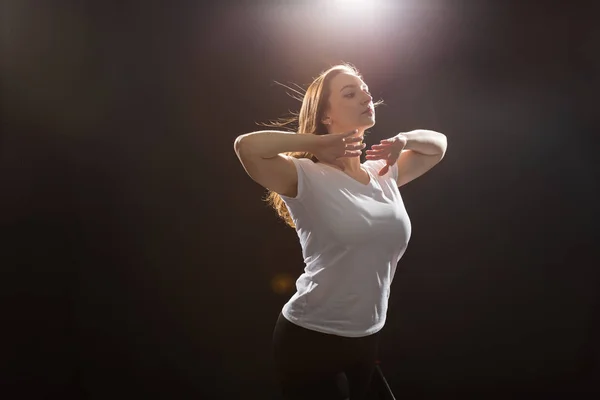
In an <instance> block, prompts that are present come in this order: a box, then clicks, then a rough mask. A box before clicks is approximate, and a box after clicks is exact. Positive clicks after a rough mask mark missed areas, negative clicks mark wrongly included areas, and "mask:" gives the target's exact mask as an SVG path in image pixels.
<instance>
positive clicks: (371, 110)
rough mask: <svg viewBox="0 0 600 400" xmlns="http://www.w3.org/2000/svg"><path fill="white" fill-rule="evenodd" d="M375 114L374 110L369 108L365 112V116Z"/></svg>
mask: <svg viewBox="0 0 600 400" xmlns="http://www.w3.org/2000/svg"><path fill="white" fill-rule="evenodd" d="M373 112H374V110H373V108H371V107H369V108H367V109H366V110H365V111H363V114H373Z"/></svg>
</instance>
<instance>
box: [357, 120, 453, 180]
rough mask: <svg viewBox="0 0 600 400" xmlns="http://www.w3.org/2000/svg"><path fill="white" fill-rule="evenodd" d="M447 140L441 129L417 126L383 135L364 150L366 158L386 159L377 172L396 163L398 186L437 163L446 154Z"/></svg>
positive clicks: (382, 173)
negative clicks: (386, 137) (384, 137)
mask: <svg viewBox="0 0 600 400" xmlns="http://www.w3.org/2000/svg"><path fill="white" fill-rule="evenodd" d="M446 148H447V140H446V136H445V135H444V134H442V133H439V132H435V131H431V130H426V129H417V130H414V131H410V132H403V133H399V134H398V135H396V136H394V137H392V138H390V139H384V140H382V141H381V142H380V144H376V145H373V146H371V149H370V150H367V151H366V154H367V155H366V159H367V160H386V161H387V164H386V165H385V166H384V167H383V168H382V169H381V170H380V171H379V175H384V174H385V173H387V172H388V170H389V167H391V166H392V165H394V163H396V164H397V165H398V179H397V184H398V187H400V186H402V185H406V184H407V183H408V182H410V181H412V180H414V179H416V178H418V177H419V176H421V175H423V174H424V173H425V172H427V171H429V170H430V169H431V168H433V167H434V166H435V165H436V164H437V163H439V162H440V161H441V160H442V158H444V155H445V154H446Z"/></svg>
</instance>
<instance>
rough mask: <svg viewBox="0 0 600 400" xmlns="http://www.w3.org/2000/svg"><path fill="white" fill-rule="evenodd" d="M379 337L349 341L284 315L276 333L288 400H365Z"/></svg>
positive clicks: (278, 364) (276, 356)
mask: <svg viewBox="0 0 600 400" xmlns="http://www.w3.org/2000/svg"><path fill="white" fill-rule="evenodd" d="M378 337H379V334H378V333H375V334H373V335H369V336H364V337H358V338H350V337H343V336H337V335H330V334H326V333H321V332H316V331H313V330H310V329H305V328H302V327H300V326H298V325H295V324H293V323H291V322H290V321H288V320H287V319H286V318H285V317H284V316H283V315H282V314H281V313H280V314H279V318H278V319H277V323H276V324H275V329H274V332H273V357H274V362H275V375H276V377H277V381H278V384H279V388H280V389H281V393H282V394H283V398H284V399H286V400H288V399H289V400H292V399H294V400H297V399H312V400H317V399H327V400H334V399H347V398H348V397H349V398H350V399H351V400H357V399H364V398H365V396H366V395H367V392H368V389H369V384H370V383H371V376H372V375H373V371H374V369H375V363H376V360H377V345H378Z"/></svg>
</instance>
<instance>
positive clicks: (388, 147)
mask: <svg viewBox="0 0 600 400" xmlns="http://www.w3.org/2000/svg"><path fill="white" fill-rule="evenodd" d="M405 146H406V137H405V136H404V135H397V136H394V137H393V138H390V139H384V140H381V141H380V142H379V144H374V145H373V146H371V149H369V150H367V151H366V154H367V155H366V157H365V158H366V159H367V160H386V164H385V166H384V167H383V168H381V169H380V170H379V175H380V176H381V175H385V174H386V173H387V172H388V171H389V169H390V167H391V166H393V165H394V164H395V163H396V161H398V158H399V157H400V153H402V150H403V149H404V147H405Z"/></svg>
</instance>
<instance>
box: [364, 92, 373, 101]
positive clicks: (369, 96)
mask: <svg viewBox="0 0 600 400" xmlns="http://www.w3.org/2000/svg"><path fill="white" fill-rule="evenodd" d="M363 95H364V100H363V104H367V103H370V102H371V101H373V96H371V95H370V94H369V92H365V91H363Z"/></svg>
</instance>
